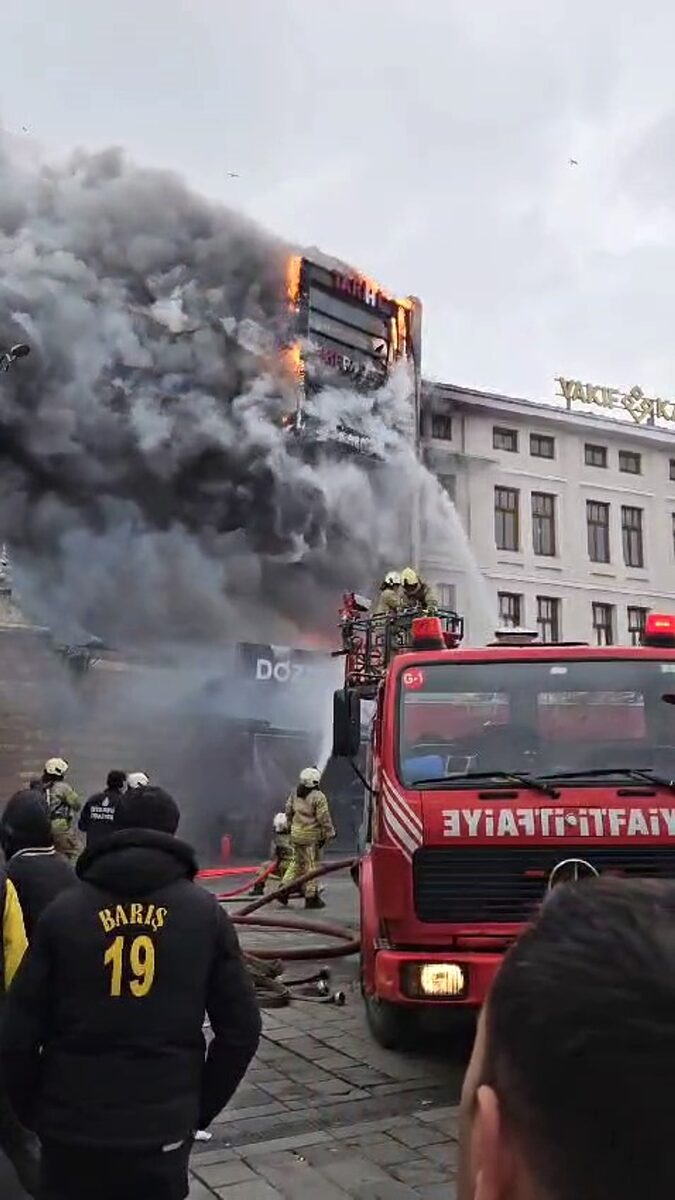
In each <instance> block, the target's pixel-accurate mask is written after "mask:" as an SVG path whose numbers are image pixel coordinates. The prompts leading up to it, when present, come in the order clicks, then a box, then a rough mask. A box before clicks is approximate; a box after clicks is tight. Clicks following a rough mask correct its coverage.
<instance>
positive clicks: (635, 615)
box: [627, 605, 649, 646]
mask: <svg viewBox="0 0 675 1200" xmlns="http://www.w3.org/2000/svg"><path fill="white" fill-rule="evenodd" d="M627 612H628V635H629V637H630V644H631V646H641V645H642V642H643V640H644V636H645V625H646V624H647V613H648V612H649V609H648V608H636V607H634V606H633V605H629V607H628V609H627Z"/></svg>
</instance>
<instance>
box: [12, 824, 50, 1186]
mask: <svg viewBox="0 0 675 1200" xmlns="http://www.w3.org/2000/svg"><path fill="white" fill-rule="evenodd" d="M46 819H47V822H49V818H48V817H47V818H46ZM0 914H1V922H2V931H1V932H2V936H1V937H0V1009H1V1008H4V1005H5V997H6V993H7V990H8V988H9V987H10V985H11V983H12V981H13V979H14V977H15V975H16V972H17V969H18V966H19V963H20V962H21V959H22V957H23V955H24V953H25V950H26V932H25V928H24V923H23V916H22V913H21V905H20V904H19V899H18V896H17V894H16V889H15V887H14V884H13V883H12V881H11V879H8V877H7V872H6V870H4V869H0ZM0 1150H3V1151H4V1153H5V1154H6V1156H7V1158H8V1159H9V1161H10V1162H11V1164H12V1166H13V1167H14V1170H15V1171H16V1174H17V1176H18V1178H19V1181H20V1183H21V1185H22V1187H23V1188H24V1190H25V1191H26V1192H28V1195H29V1196H37V1195H38V1187H39V1178H40V1168H39V1163H40V1150H39V1146H38V1144H37V1140H36V1138H35V1137H33V1136H32V1135H31V1134H30V1133H28V1131H27V1130H26V1129H24V1128H22V1126H21V1125H20V1124H19V1122H18V1121H17V1119H16V1116H15V1114H14V1109H13V1108H12V1105H11V1103H10V1099H9V1096H8V1093H7V1091H6V1090H5V1086H4V1080H3V1079H2V1077H1V1076H0Z"/></svg>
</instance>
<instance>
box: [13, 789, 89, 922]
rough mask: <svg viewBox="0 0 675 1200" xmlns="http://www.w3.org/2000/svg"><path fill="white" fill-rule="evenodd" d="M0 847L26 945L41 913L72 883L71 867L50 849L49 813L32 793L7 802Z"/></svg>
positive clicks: (51, 844)
mask: <svg viewBox="0 0 675 1200" xmlns="http://www.w3.org/2000/svg"><path fill="white" fill-rule="evenodd" d="M0 846H2V850H3V853H4V855H5V858H6V860H7V876H8V878H9V879H11V881H12V883H13V884H14V887H15V889H16V894H17V896H18V897H19V903H20V905H21V911H22V913H23V921H24V926H25V929H26V937H27V938H28V940H29V941H30V939H31V937H32V936H33V930H34V929H35V925H36V923H37V919H38V917H39V916H40V913H41V912H42V910H43V909H44V908H46V907H47V905H48V904H50V903H51V901H52V900H54V899H55V897H56V896H58V895H59V893H60V892H62V891H63V890H64V888H68V887H72V886H73V884H74V883H75V882H76V876H75V872H74V870H73V868H72V866H71V864H70V863H69V862H68V860H67V859H66V858H64V856H63V855H62V854H58V853H57V851H56V849H55V847H54V834H53V832H52V824H51V821H50V819H49V813H48V811H47V808H46V806H45V804H44V802H43V800H42V797H41V796H40V795H39V794H38V793H37V792H36V791H35V790H31V789H27V790H26V791H21V792H15V794H14V795H13V796H12V798H11V799H10V800H8V801H7V804H6V806H5V810H4V812H3V814H2V816H1V817H0Z"/></svg>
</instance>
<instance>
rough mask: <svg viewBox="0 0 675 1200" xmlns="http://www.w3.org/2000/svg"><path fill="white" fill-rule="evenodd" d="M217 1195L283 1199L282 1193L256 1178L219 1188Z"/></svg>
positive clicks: (236, 1199) (226, 1199)
mask: <svg viewBox="0 0 675 1200" xmlns="http://www.w3.org/2000/svg"><path fill="white" fill-rule="evenodd" d="M216 1196H220V1197H221V1198H222V1200H282V1193H281V1192H278V1191H277V1190H276V1188H273V1187H271V1186H270V1184H269V1183H266V1182H265V1180H264V1179H254V1180H253V1182H252V1183H234V1184H232V1186H231V1187H224V1188H219V1189H218V1191H217V1192H216Z"/></svg>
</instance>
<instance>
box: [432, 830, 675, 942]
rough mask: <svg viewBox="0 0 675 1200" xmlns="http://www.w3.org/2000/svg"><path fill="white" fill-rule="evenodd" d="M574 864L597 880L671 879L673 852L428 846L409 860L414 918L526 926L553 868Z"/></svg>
mask: <svg viewBox="0 0 675 1200" xmlns="http://www.w3.org/2000/svg"><path fill="white" fill-rule="evenodd" d="M574 858H578V859H581V860H583V861H584V862H587V863H590V864H591V865H592V866H593V867H595V870H596V871H598V873H599V874H600V875H604V874H606V875H618V876H621V877H625V878H629V879H630V878H642V879H675V847H673V848H672V849H671V848H667V849H666V848H657V847H653V848H652V847H649V846H642V847H638V846H635V847H633V846H631V847H628V848H626V847H614V846H598V847H594V848H593V849H591V848H590V847H589V848H586V847H585V846H581V847H580V846H564V847H563V846H555V847H538V846H532V847H529V846H528V847H520V848H518V849H516V848H515V847H514V848H509V849H506V848H503V847H499V849H496V848H491V847H489V848H484V847H483V848H478V847H476V848H475V849H474V848H473V847H470V846H464V847H461V848H460V847H456V846H453V847H445V846H430V847H428V848H427V849H422V850H418V851H417V853H416V854H415V856H414V858H413V886H414V896H415V912H416V914H417V917H418V920H420V921H437V922H439V921H443V922H447V923H448V924H467V925H469V924H471V925H472V924H476V923H479V922H486V923H491V924H495V923H496V924H499V923H500V922H503V923H504V924H512V923H519V922H521V921H527V920H529V918H530V917H531V916H532V914H533V913H534V911H535V909H536V908H537V905H538V904H540V903H541V900H542V899H543V897H544V895H545V894H546V890H547V886H548V880H549V876H550V874H551V872H552V871H553V869H554V867H555V866H556V865H557V864H558V863H561V862H563V861H565V860H569V859H574Z"/></svg>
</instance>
